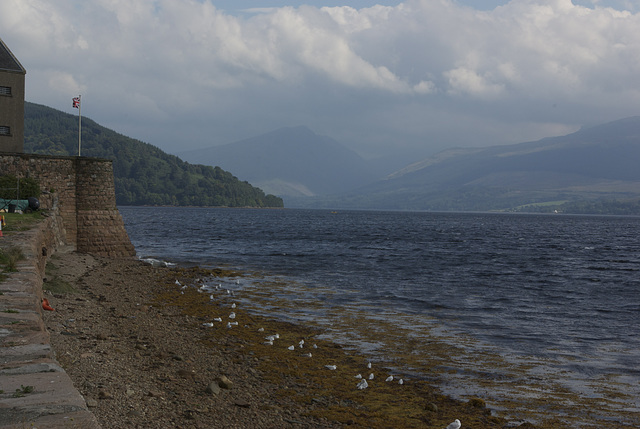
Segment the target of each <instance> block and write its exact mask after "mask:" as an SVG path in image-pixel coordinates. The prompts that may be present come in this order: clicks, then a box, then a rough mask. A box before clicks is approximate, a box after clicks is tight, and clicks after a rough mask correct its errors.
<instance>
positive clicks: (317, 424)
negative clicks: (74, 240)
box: [43, 252, 533, 428]
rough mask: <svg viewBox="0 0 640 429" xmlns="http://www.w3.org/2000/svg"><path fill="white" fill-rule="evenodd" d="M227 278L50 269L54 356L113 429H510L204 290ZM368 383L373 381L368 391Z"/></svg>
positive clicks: (311, 332)
mask: <svg viewBox="0 0 640 429" xmlns="http://www.w3.org/2000/svg"><path fill="white" fill-rule="evenodd" d="M222 275H224V276H229V275H234V274H233V273H228V272H226V273H224V272H220V271H215V270H214V271H205V270H200V269H197V268H193V269H177V268H173V269H171V268H159V267H152V266H151V265H148V264H144V263H142V262H140V261H133V260H125V259H107V258H99V257H94V256H90V255H86V254H80V253H76V252H64V253H58V254H56V255H54V256H53V257H52V258H51V260H50V261H49V265H48V267H47V274H46V279H45V283H44V286H43V288H44V289H45V297H47V298H48V300H49V303H50V304H51V306H52V307H53V308H54V310H55V311H49V312H46V314H45V324H46V326H47V328H48V330H49V332H50V335H51V344H52V347H53V349H54V351H55V354H56V358H57V360H58V361H59V363H60V364H61V366H62V367H63V368H64V369H65V370H66V372H67V373H68V374H69V376H70V377H71V379H72V380H73V383H74V385H75V386H76V387H77V388H78V390H79V391H80V392H81V394H82V395H83V396H84V397H85V399H86V401H87V404H88V406H89V407H90V409H91V411H92V412H93V413H94V414H95V415H96V417H97V419H98V420H99V422H100V424H101V425H102V427H103V428H124V427H126V428H214V427H215V428H248V427H252V428H289V427H291V428H298V427H313V428H332V427H343V426H351V427H373V428H385V427H388V428H396V427H403V428H411V427H415V428H444V427H446V426H447V424H449V423H450V422H452V421H454V419H456V418H457V419H460V420H461V421H462V427H463V428H491V427H496V428H502V427H512V425H509V424H508V422H506V421H504V420H502V419H500V418H497V417H494V416H492V415H491V412H490V411H489V410H488V409H486V408H485V406H484V402H483V401H482V400H480V399H477V400H472V401H457V400H453V399H451V398H448V397H446V396H444V395H442V394H440V393H439V392H438V390H437V386H432V385H430V384H429V383H428V382H427V381H419V380H411V381H410V382H407V383H403V384H399V383H398V379H397V378H396V379H395V380H393V381H388V382H387V381H385V380H386V378H387V377H388V370H386V369H385V368H384V367H383V366H381V365H382V364H381V363H374V364H373V366H372V367H371V369H369V368H368V361H367V359H366V358H365V357H364V356H360V355H358V354H357V353H354V352H352V351H349V350H346V349H343V348H342V347H341V346H340V345H338V344H333V343H330V342H327V341H322V340H320V339H318V338H316V337H317V335H318V334H319V332H318V331H317V329H316V328H313V327H307V326H301V325H294V324H289V323H285V322H281V321H276V320H269V319H267V318H264V317H258V316H255V315H252V314H250V313H248V312H246V311H244V310H243V309H242V308H240V307H241V306H238V307H237V308H233V309H231V308H230V306H229V301H228V300H224V301H222V300H217V299H215V297H212V296H209V294H206V293H201V291H199V287H198V286H199V284H201V283H202V281H203V280H202V279H204V278H207V279H209V280H211V279H212V278H215V276H222ZM212 298H214V299H212ZM232 312H233V313H234V316H235V317H233V319H231V318H229V316H230V314H231V313H232ZM220 314H225V320H224V321H223V322H217V321H216V319H215V317H216V316H219V315H220ZM234 322H238V325H235V323H234ZM229 323H231V324H230V325H229ZM275 334H278V335H277V337H278V338H277V339H274V340H272V342H273V345H271V344H270V342H269V339H266V337H268V336H269V335H275ZM289 345H294V346H295V347H294V350H289ZM326 362H332V363H333V364H334V365H335V366H336V369H333V368H330V367H327V366H326V365H325V363H326ZM358 373H361V374H362V375H363V376H364V378H365V379H369V377H370V375H369V374H373V377H374V379H373V380H371V381H369V382H368V387H367V388H366V389H358V388H357V387H356V386H357V383H358V382H359V380H358V379H355V378H354V374H358ZM520 427H533V426H531V425H529V424H525V425H524V426H520Z"/></svg>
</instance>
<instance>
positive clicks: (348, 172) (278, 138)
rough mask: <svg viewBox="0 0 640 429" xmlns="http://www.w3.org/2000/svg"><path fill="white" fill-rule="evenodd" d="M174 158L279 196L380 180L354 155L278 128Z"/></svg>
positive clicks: (304, 131)
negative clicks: (208, 167) (213, 169)
mask: <svg viewBox="0 0 640 429" xmlns="http://www.w3.org/2000/svg"><path fill="white" fill-rule="evenodd" d="M179 156H180V157H181V158H183V159H185V160H187V161H191V162H196V161H197V162H200V163H203V164H207V165H219V166H220V167H222V168H224V169H227V170H230V171H233V172H234V174H236V175H237V176H238V177H240V178H242V179H243V180H248V181H249V182H251V183H253V184H254V185H256V186H259V187H260V188H262V189H264V190H265V191H267V192H270V193H273V194H275V195H279V196H314V195H327V194H334V193H337V192H342V191H345V190H351V189H355V188H357V187H360V186H363V185H366V184H368V183H371V182H373V181H374V180H375V179H379V178H381V176H377V175H376V173H375V172H374V171H375V170H374V169H373V168H372V166H371V165H369V164H368V163H367V162H366V161H365V160H364V159H362V158H361V157H360V156H359V155H358V154H357V153H355V152H353V151H351V150H349V149H347V148H346V147H344V146H343V145H341V144H340V143H338V142H337V141H335V140H333V139H331V138H329V137H325V136H319V135H316V134H314V133H313V132H312V131H311V130H309V129H308V128H306V127H293V128H281V129H278V130H275V131H273V132H270V133H267V134H263V135H259V136H256V137H252V138H249V139H246V140H241V141H238V142H234V143H230V144H227V145H223V146H214V147H209V148H205V149H198V150H192V151H187V152H182V153H179Z"/></svg>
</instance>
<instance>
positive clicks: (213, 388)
mask: <svg viewBox="0 0 640 429" xmlns="http://www.w3.org/2000/svg"><path fill="white" fill-rule="evenodd" d="M205 392H207V393H208V394H209V395H217V394H219V393H220V386H218V383H216V382H213V383H209V385H208V386H207V388H206V389H205Z"/></svg>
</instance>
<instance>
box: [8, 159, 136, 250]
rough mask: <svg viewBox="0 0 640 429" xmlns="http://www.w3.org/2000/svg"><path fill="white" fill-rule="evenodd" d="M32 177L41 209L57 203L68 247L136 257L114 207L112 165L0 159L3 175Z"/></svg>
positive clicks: (93, 161) (100, 161)
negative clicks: (37, 191)
mask: <svg viewBox="0 0 640 429" xmlns="http://www.w3.org/2000/svg"><path fill="white" fill-rule="evenodd" d="M2 174H10V175H13V176H16V177H31V178H33V179H35V180H37V181H38V182H39V183H40V188H41V190H42V195H41V197H40V198H39V200H40V207H41V208H42V209H52V208H53V204H54V199H55V200H57V204H58V207H57V208H58V211H59V215H60V220H61V222H62V225H61V229H63V230H64V239H65V241H66V243H68V244H70V245H73V246H75V247H76V249H77V250H78V251H80V252H84V253H90V254H94V255H100V256H109V257H131V256H135V249H134V247H133V245H132V244H131V241H130V240H129V236H128V235H127V231H126V229H125V227H124V222H123V220H122V217H121V216H120V212H118V209H117V207H116V197H115V187H114V183H113V165H112V161H111V160H107V159H97V158H82V157H56V156H46V155H34V154H1V155H0V175H2Z"/></svg>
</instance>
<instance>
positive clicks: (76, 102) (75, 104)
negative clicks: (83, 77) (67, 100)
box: [73, 97, 80, 109]
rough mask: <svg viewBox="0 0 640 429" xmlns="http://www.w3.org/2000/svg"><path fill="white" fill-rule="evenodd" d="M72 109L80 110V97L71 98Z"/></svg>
mask: <svg viewBox="0 0 640 429" xmlns="http://www.w3.org/2000/svg"><path fill="white" fill-rule="evenodd" d="M73 107H75V108H76V109H79V108H80V97H73Z"/></svg>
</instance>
